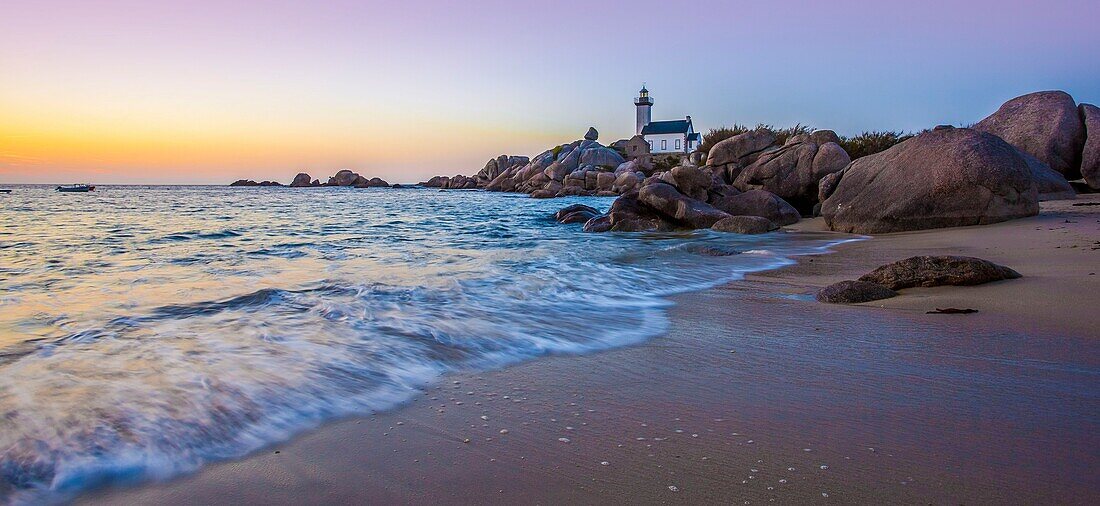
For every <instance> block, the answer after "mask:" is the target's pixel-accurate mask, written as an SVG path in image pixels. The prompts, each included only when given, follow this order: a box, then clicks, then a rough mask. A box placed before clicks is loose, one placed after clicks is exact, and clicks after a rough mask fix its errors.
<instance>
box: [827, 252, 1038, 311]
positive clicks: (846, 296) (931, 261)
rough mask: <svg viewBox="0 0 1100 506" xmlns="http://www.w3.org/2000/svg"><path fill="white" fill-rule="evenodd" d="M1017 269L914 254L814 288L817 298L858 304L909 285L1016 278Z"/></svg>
mask: <svg viewBox="0 0 1100 506" xmlns="http://www.w3.org/2000/svg"><path fill="white" fill-rule="evenodd" d="M1019 277H1020V273H1018V272H1016V271H1014V270H1012V269H1009V268H1008V267H1005V266H1003V265H997V264H995V263H993V262H990V261H988V260H982V259H980V258H974V257H963V256H915V257H910V258H906V259H905V260H900V261H897V262H894V263H891V264H886V265H883V266H881V267H879V268H877V269H875V270H873V271H871V272H869V273H867V274H864V275H863V276H860V278H859V279H858V280H848V281H841V282H839V283H834V284H832V285H829V286H827V287H825V288H823V289H821V291H819V292H817V300H819V301H821V302H828V303H831V304H858V303H861V302H870V301H874V300H881V299H888V298H890V297H895V296H897V295H898V293H897V290H902V289H905V288H913V287H918V286H920V287H932V286H944V285H953V286H970V285H980V284H983V283H989V282H992V281H1001V280H1005V279H1016V278H1019Z"/></svg>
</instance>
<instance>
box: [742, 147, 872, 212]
mask: <svg viewBox="0 0 1100 506" xmlns="http://www.w3.org/2000/svg"><path fill="white" fill-rule="evenodd" d="M836 141H839V138H837V135H836V134H835V133H833V132H832V131H829V130H823V131H819V132H814V133H813V134H810V135H805V134H804V135H795V136H792V137H791V138H790V139H788V140H787V142H786V143H784V144H783V146H781V147H779V148H778V149H770V150H768V151H765V152H763V153H761V154H760V155H759V156H758V157H757V158H756V160H755V161H754V162H752V163H751V164H750V165H748V166H747V167H745V168H744V169H742V170H741V171H740V172H739V173H738V175H737V177H736V178H734V179H733V180H732V181H731V184H733V186H735V187H737V188H738V189H740V190H742V191H746V190H768V191H770V192H772V193H774V194H776V195H779V196H780V197H782V198H783V199H784V200H786V201H787V202H789V203H791V204H792V205H793V206H794V207H795V208H796V209H798V210H799V211H800V212H802V213H803V214H809V213H810V211H811V209H813V207H814V205H815V204H817V202H818V200H817V195H818V181H820V180H821V179H822V178H823V177H825V176H827V175H829V174H832V173H834V172H839V171H840V170H841V169H843V168H844V167H846V166H847V165H848V164H849V163H850V162H851V161H852V160H851V158H849V157H848V153H847V152H845V151H844V148H842V147H840V145H839V144H837V142H836Z"/></svg>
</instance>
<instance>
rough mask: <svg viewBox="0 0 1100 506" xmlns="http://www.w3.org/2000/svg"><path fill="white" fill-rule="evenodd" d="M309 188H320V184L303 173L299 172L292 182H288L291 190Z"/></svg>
mask: <svg viewBox="0 0 1100 506" xmlns="http://www.w3.org/2000/svg"><path fill="white" fill-rule="evenodd" d="M311 186H321V182H320V181H318V180H316V179H312V178H310V177H309V174H306V173H305V172H299V173H298V175H297V176H294V180H293V181H291V182H290V187H291V188H306V187H311Z"/></svg>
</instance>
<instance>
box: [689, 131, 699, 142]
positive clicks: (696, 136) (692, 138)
mask: <svg viewBox="0 0 1100 506" xmlns="http://www.w3.org/2000/svg"><path fill="white" fill-rule="evenodd" d="M688 140H689V141H697V140H699V132H695V133H693V134H691V135H689V136H688Z"/></svg>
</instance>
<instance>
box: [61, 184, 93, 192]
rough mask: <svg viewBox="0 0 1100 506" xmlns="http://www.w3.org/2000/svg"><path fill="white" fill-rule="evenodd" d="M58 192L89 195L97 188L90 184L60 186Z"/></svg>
mask: <svg viewBox="0 0 1100 506" xmlns="http://www.w3.org/2000/svg"><path fill="white" fill-rule="evenodd" d="M57 191H59V192H63V193H87V192H90V191H95V187H94V186H92V185H90V184H67V185H61V186H58V187H57Z"/></svg>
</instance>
